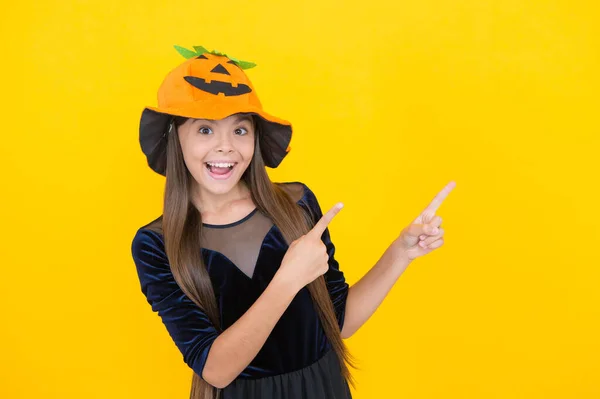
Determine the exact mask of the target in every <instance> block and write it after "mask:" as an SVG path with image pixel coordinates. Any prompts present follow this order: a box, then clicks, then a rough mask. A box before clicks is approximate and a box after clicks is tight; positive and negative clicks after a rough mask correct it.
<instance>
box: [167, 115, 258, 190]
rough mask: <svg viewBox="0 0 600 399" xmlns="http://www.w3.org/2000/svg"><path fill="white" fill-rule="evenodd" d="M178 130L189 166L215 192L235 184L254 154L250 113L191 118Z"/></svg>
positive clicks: (196, 177) (207, 187) (186, 162)
mask: <svg viewBox="0 0 600 399" xmlns="http://www.w3.org/2000/svg"><path fill="white" fill-rule="evenodd" d="M177 133H178V135H179V142H180V143H181V149H182V150H183V159H184V161H185V164H186V166H187V168H188V169H189V171H190V173H191V174H192V176H193V177H194V179H195V180H196V182H197V183H198V184H199V185H200V187H201V188H203V189H205V190H208V191H210V192H212V193H213V194H224V193H226V192H228V191H229V190H231V189H232V188H233V187H235V186H236V184H237V183H238V182H239V180H240V178H241V177H242V174H243V173H244V171H245V170H246V168H247V167H248V165H249V164H250V161H251V160H252V156H253V154H254V134H255V132H254V125H253V123H252V119H251V117H250V116H249V115H241V114H234V115H231V116H229V117H227V118H224V119H220V120H209V119H188V120H187V121H186V122H185V123H183V124H182V125H181V126H179V128H178V129H177ZM214 163H225V164H227V165H224V164H221V165H214Z"/></svg>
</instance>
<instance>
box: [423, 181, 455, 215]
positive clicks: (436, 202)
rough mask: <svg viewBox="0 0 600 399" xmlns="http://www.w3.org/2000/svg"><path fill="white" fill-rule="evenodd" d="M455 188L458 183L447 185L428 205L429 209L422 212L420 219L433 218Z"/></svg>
mask: <svg viewBox="0 0 600 399" xmlns="http://www.w3.org/2000/svg"><path fill="white" fill-rule="evenodd" d="M454 187H456V183H455V182H454V181H451V182H450V183H448V184H446V186H445V187H444V188H443V189H442V191H440V192H439V193H438V194H437V195H436V196H435V197H434V198H433V200H432V201H431V202H430V203H429V205H427V208H425V209H424V210H423V212H421V214H420V215H419V217H421V216H423V215H429V216H433V215H434V214H435V213H436V212H437V210H438V208H439V207H440V205H442V202H443V201H444V200H445V199H446V197H447V196H448V194H450V191H452V189H453V188H454ZM417 219H418V218H417Z"/></svg>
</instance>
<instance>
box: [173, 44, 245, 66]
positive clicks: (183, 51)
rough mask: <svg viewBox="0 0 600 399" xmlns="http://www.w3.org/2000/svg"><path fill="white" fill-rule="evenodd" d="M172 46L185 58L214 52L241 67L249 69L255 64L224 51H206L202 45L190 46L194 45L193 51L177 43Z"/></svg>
mask: <svg viewBox="0 0 600 399" xmlns="http://www.w3.org/2000/svg"><path fill="white" fill-rule="evenodd" d="M174 47H175V50H177V52H178V53H179V54H181V55H182V56H184V57H185V58H186V59H190V58H193V57H198V56H200V55H202V54H204V53H209V54H214V55H220V56H223V57H227V58H229V59H230V60H231V61H233V62H234V63H235V64H236V65H237V66H239V67H240V68H242V69H249V68H253V67H255V66H256V64H255V63H254V62H250V61H242V60H238V59H237V58H233V57H230V56H228V55H227V54H225V53H223V52H221V51H218V50H212V51H208V50H207V49H205V48H204V47H202V46H192V47H194V50H195V51H192V50H188V49H186V48H184V47H181V46H177V45H175V46H174Z"/></svg>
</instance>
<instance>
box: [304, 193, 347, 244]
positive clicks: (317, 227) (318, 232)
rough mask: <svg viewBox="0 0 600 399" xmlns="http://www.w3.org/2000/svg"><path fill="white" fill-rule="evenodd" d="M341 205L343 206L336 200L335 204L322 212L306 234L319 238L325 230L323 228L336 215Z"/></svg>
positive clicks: (342, 205)
mask: <svg viewBox="0 0 600 399" xmlns="http://www.w3.org/2000/svg"><path fill="white" fill-rule="evenodd" d="M343 207H344V204H342V203H341V202H338V203H337V204H335V205H334V206H333V208H331V209H330V210H329V211H327V213H326V214H324V215H323V216H322V217H321V219H319V221H318V222H317V223H316V224H315V225H314V226H313V228H312V229H311V231H310V232H309V233H308V234H314V235H318V237H319V238H321V236H322V235H323V233H324V232H325V229H326V228H327V226H328V225H329V223H330V222H331V221H332V220H333V217H334V216H335V215H337V214H338V212H339V211H340V209H342V208H343Z"/></svg>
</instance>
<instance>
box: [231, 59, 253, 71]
mask: <svg viewBox="0 0 600 399" xmlns="http://www.w3.org/2000/svg"><path fill="white" fill-rule="evenodd" d="M234 62H235V63H236V64H237V65H238V66H239V67H240V68H242V69H248V68H253V67H255V66H256V64H255V63H254V62H250V61H234Z"/></svg>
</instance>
